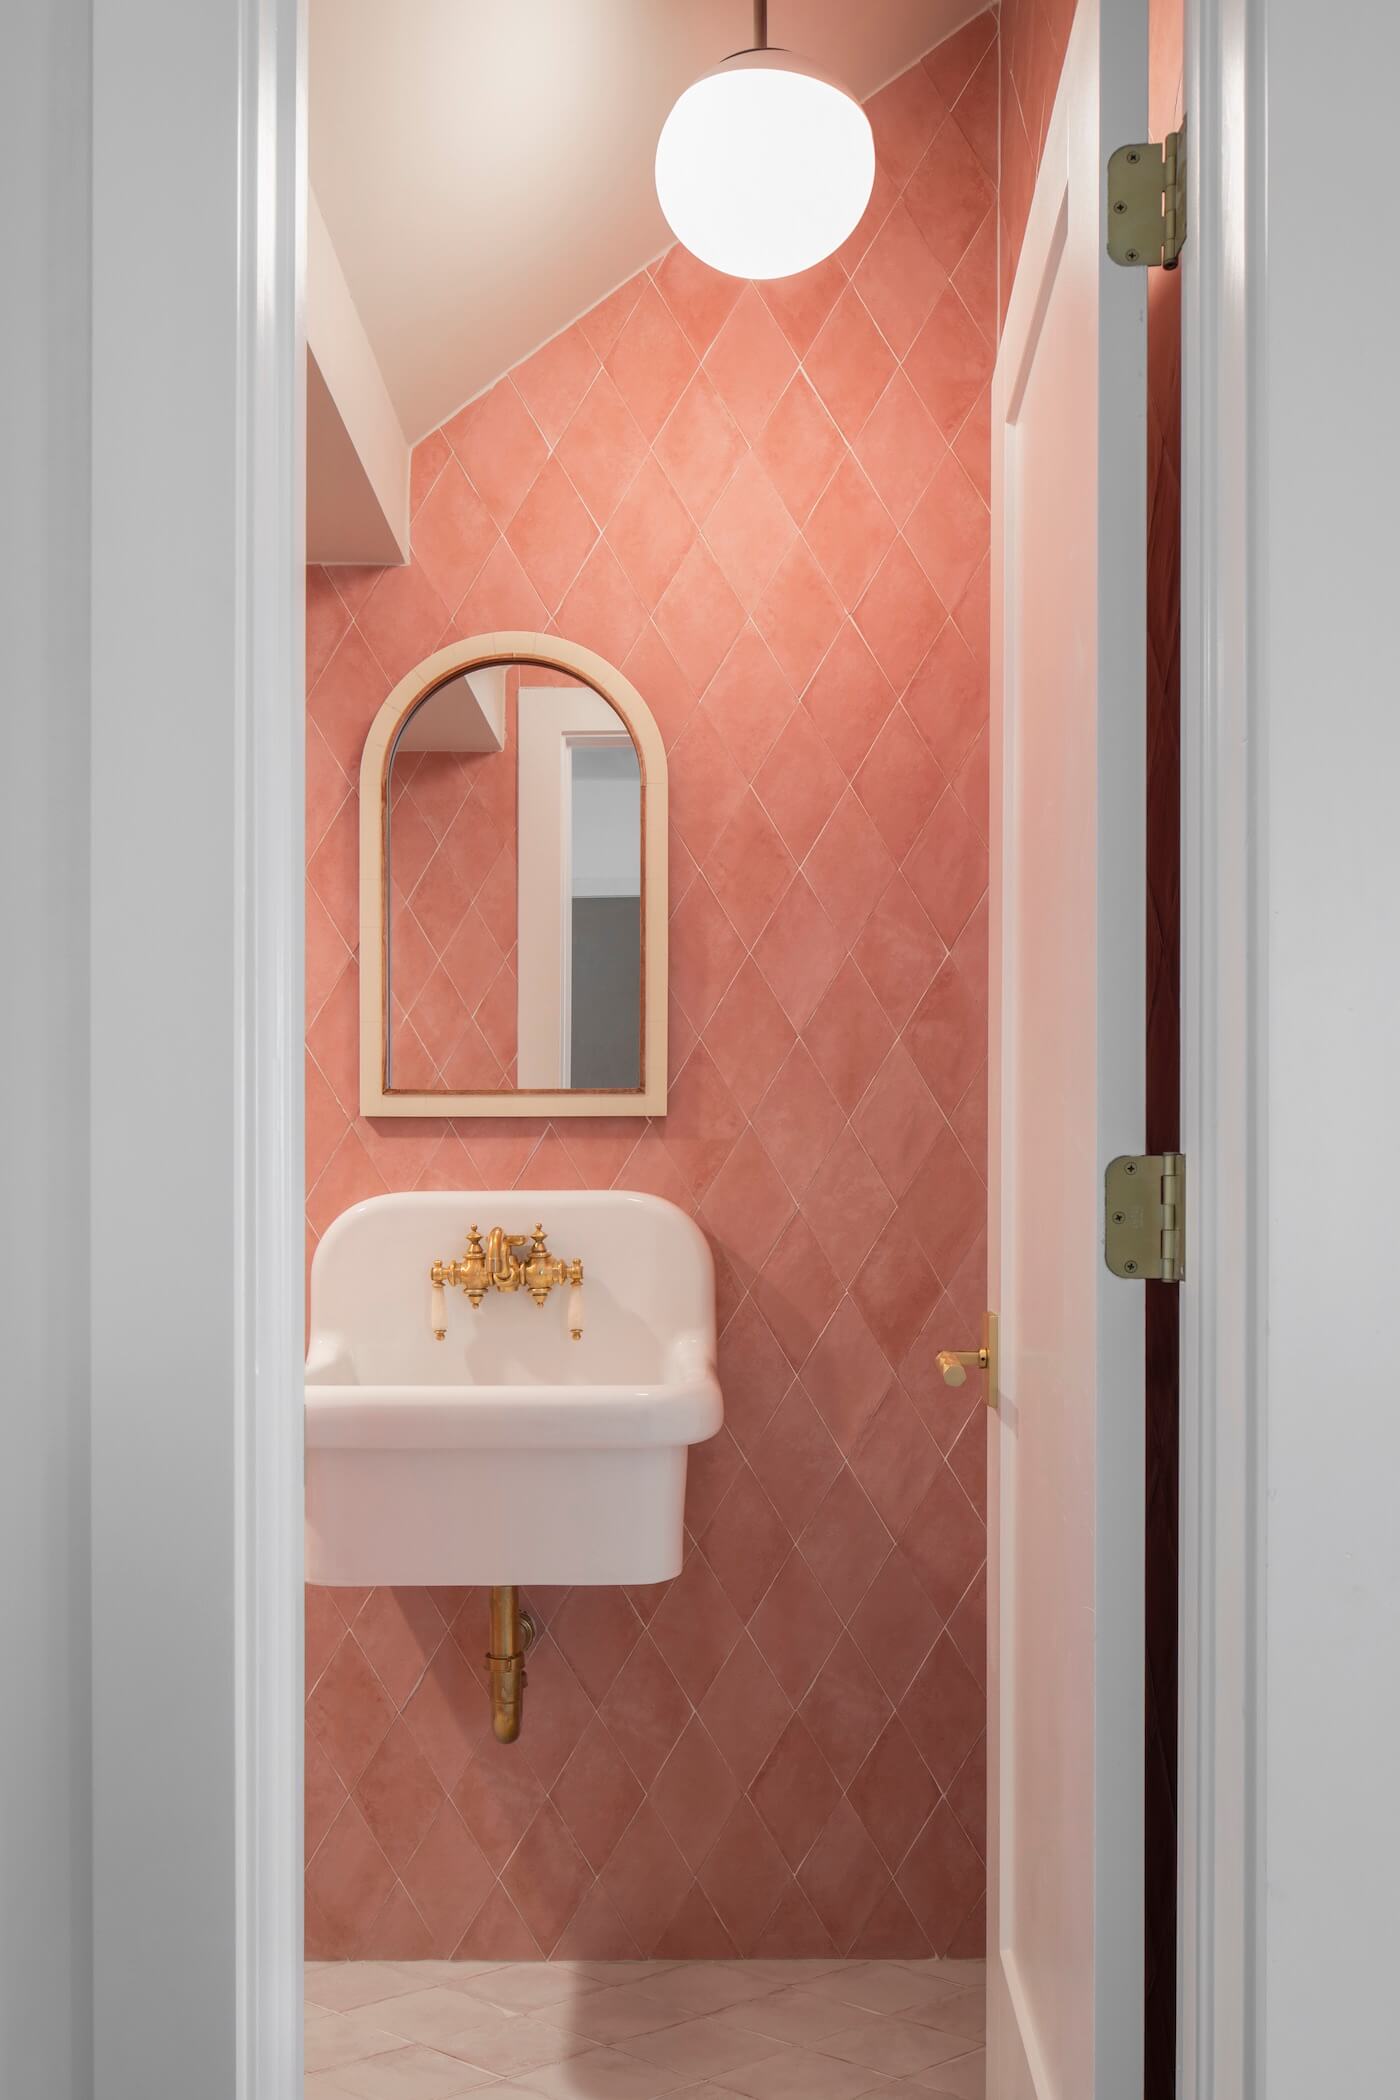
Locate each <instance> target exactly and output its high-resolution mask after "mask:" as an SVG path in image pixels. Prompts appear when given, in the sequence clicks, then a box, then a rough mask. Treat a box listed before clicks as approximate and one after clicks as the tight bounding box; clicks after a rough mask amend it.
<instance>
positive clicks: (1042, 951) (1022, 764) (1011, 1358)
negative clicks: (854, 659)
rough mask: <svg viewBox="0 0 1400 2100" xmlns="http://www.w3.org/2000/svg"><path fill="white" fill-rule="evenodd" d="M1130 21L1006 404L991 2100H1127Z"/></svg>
mask: <svg viewBox="0 0 1400 2100" xmlns="http://www.w3.org/2000/svg"><path fill="white" fill-rule="evenodd" d="M1146 121H1147V11H1146V0H1112V4H1108V0H1103V4H1100V0H1081V4H1080V7H1079V11H1078V14H1077V17H1076V20H1075V25H1074V29H1073V31H1072V34H1071V37H1070V42H1069V47H1068V50H1067V52H1066V57H1065V64H1064V71H1063V74H1062V76H1061V81H1060V87H1059V93H1058V96H1057V99H1056V104H1055V110H1054V115H1053V117H1052V120H1051V124H1050V129H1049V133H1048V136H1047V139H1046V144H1045V151H1044V155H1043V158H1042V161H1041V167H1040V173H1039V178H1038V180H1037V184H1036V189H1035V195H1034V199H1033V202H1032V206H1031V212H1030V218H1029V222H1028V225H1027V229H1026V236H1025V241H1024V245H1023V248H1022V251H1021V259H1020V263H1019V266H1018V270H1017V275H1016V281H1015V284H1014V287H1013V289H1012V293H1011V299H1010V304H1009V309H1008V314H1007V320H1006V326H1005V329H1004V332H1003V336H1002V343H1001V351H1000V355H999V358H998V363H997V369H996V376H995V380H994V386H993V410H992V445H993V489H994V497H993V504H994V521H993V535H992V549H993V553H992V562H993V612H992V800H991V807H992V839H991V865H992V892H993V894H992V905H993V909H992V953H991V1035H992V1061H993V1073H994V1078H993V1085H992V1092H991V1106H992V1116H991V1160H990V1169H991V1171H990V1186H991V1237H990V1263H991V1270H990V1276H991V1280H990V1294H991V1302H992V1304H993V1306H994V1307H995V1308H996V1310H997V1312H998V1314H999V1322H1000V1335H999V1343H1000V1365H999V1374H1000V1376H999V1383H1000V1395H999V1412H998V1414H997V1416H996V1417H995V1418H994V1419H993V1421H992V1423H991V1425H990V1440H991V1451H990V1461H991V1463H990V1477H989V1490H988V1518H989V1540H988V1559H989V1645H990V1651H991V1654H990V1677H989V1694H990V1707H991V1711H990V1716H989V1731H990V1732H989V1771H990V1777H989V1790H990V1795H991V1801H990V1810H991V1816H990V1827H989V1855H988V1869H989V1882H990V1887H989V1905H988V1942H989V1945H988V1952H989V1978H988V1984H989V2005H988V2091H989V2093H993V2094H995V2095H996V2100H1032V2096H1034V2100H1125V2096H1127V2095H1129V2094H1132V2093H1134V2092H1137V2091H1140V2089H1141V2065H1142V1987H1143V1969H1142V1964H1143V1915H1142V1906H1143V1874H1142V1851H1143V1817H1142V1791H1143V1669H1144V1662H1143V1610H1144V1598H1143V1553H1144V1485H1143V1482H1144V1474H1143V1466H1144V1437H1143V1405H1144V1364H1143V1290H1144V1289H1145V1288H1147V1286H1143V1285H1133V1284H1128V1283H1125V1282H1122V1281H1119V1280H1117V1279H1115V1278H1114V1277H1112V1276H1111V1275H1110V1274H1109V1272H1108V1270H1107V1268H1106V1267H1105V1265H1104V1259H1103V1247H1102V1225H1103V1194H1102V1188H1103V1169H1104V1166H1105V1164H1106V1162H1107V1161H1108V1160H1109V1159H1110V1158H1112V1157H1113V1156H1114V1155H1115V1154H1117V1153H1122V1152H1137V1151H1141V1150H1142V1147H1143V1133H1144V1030H1145V987H1144V979H1145V952H1144V951H1145V934H1144V929H1145V866H1144V839H1143V808H1144V787H1145V720H1144V716H1145V623H1146V609H1145V531H1146V525H1145V515H1146V513H1145V506H1146V349H1147V340H1146V292H1145V281H1144V276H1143V274H1142V273H1140V272H1137V271H1129V270H1122V269H1119V268H1117V267H1116V266H1115V265H1113V264H1112V263H1110V262H1109V261H1108V259H1107V256H1106V253H1105V246H1104V230H1103V218H1104V203H1103V180H1104V166H1105V163H1106V160H1107V157H1108V154H1109V152H1110V151H1111V150H1112V149H1113V147H1114V146H1116V145H1119V144H1121V143H1123V142H1125V141H1127V140H1131V139H1140V138H1143V137H1145V135H1146Z"/></svg>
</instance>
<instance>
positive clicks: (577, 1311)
mask: <svg viewBox="0 0 1400 2100" xmlns="http://www.w3.org/2000/svg"><path fill="white" fill-rule="evenodd" d="M569 1333H570V1334H571V1336H572V1337H573V1339H574V1340H575V1341H576V1342H581V1341H582V1340H583V1285H582V1284H581V1283H571V1284H570V1285H569Z"/></svg>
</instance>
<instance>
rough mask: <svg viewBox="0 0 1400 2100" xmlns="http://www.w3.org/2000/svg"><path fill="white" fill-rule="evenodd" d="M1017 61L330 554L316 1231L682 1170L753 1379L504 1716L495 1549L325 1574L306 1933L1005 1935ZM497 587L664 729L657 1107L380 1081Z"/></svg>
mask: <svg viewBox="0 0 1400 2100" xmlns="http://www.w3.org/2000/svg"><path fill="white" fill-rule="evenodd" d="M997 94H998V60H997V51H996V48H995V17H994V16H992V15H983V16H980V17H978V18H977V19H976V20H975V21H974V22H972V23H971V24H969V25H968V26H967V27H966V28H965V29H963V30H961V31H960V32H959V33H958V34H957V35H956V36H954V37H953V38H952V39H950V40H949V41H948V42H946V43H944V44H942V45H940V46H938V47H937V48H936V49H935V50H933V51H932V52H930V53H929V54H928V56H927V57H926V58H925V60H924V61H923V62H922V63H921V64H920V65H917V66H914V67H912V68H911V69H910V70H909V71H908V72H906V73H905V74H903V75H902V76H901V77H900V78H899V79H897V80H896V81H895V82H893V83H892V84H891V85H890V86H889V87H887V88H885V89H883V90H882V91H881V92H880V94H878V95H877V96H876V97H875V98H874V99H873V101H872V102H871V104H870V113H871V117H872V121H873V123H874V125H875V130H876V138H877V143H878V151H879V173H878V175H877V180H876V189H875V195H874V198H873V200H872V204H871V207H870V210H869V212H868V213H867V215H866V218H865V220H864V221H863V223H862V225H861V226H860V228H859V229H858V230H857V232H856V234H855V235H853V236H852V238H851V240H850V241H849V242H848V243H847V245H846V247H845V249H844V250H843V251H842V252H841V254H840V255H839V256H838V257H836V258H834V259H833V260H832V261H831V262H830V263H828V264H825V265H823V266H821V267H819V268H818V269H816V270H813V271H810V272H807V273H806V274H804V275H803V276H802V277H801V278H798V279H795V280H790V281H787V282H785V283H780V284H775V285H768V286H764V287H755V286H753V285H745V284H741V283H738V282H736V281H734V280H731V279H728V278H724V277H720V276H717V275H715V274H714V273H712V272H710V271H708V270H705V269H704V268H703V267H702V266H700V265H699V264H697V263H696V262H695V261H694V260H693V259H692V258H691V257H689V256H688V255H687V254H686V253H685V252H684V251H683V250H680V249H672V250H670V251H669V252H668V253H667V254H666V255H665V256H664V257H663V258H662V259H661V260H660V261H659V262H658V263H657V264H656V265H655V266H654V267H653V268H651V269H650V270H648V271H645V272H643V273H642V274H640V275H639V276H637V277H635V278H633V279H632V280H631V281H630V282H629V283H628V284H625V285H624V286H622V287H621V288H620V289H619V290H618V291H616V292H614V293H613V294H612V295H611V296H610V297H608V298H607V299H605V300H604V301H602V303H601V304H600V305H598V306H597V307H595V308H594V309H593V310H592V311H591V312H589V313H588V314H586V315H584V316H583V318H582V319H581V320H580V321H578V322H577V323H576V324H575V325H574V326H573V327H571V328H570V329H568V330H567V331H566V332H565V333H564V334H563V335H561V336H559V337H557V338H556V339H555V340H553V341H552V342H550V343H548V344H547V345H546V346H545V347H544V348H543V349H542V350H540V351H538V352H537V353H535V355H533V356H532V357H531V358H529V359H528V360H526V361H525V362H524V363H523V364H521V365H519V366H518V367H516V368H515V369H514V370H513V371H512V372H511V373H509V374H508V375H507V376H506V377H505V378H503V379H502V380H501V381H500V382H499V383H498V384H497V385H496V386H495V387H494V388H492V389H491V391H490V392H489V393H487V394H486V395H485V396H483V397H482V398H480V399H478V400H476V401H474V402H472V403H471V404H470V405H469V406H468V407H466V408H465V409H463V410H462V411H461V413H460V414H459V415H457V416H455V417H454V418H453V419H452V420H451V421H450V422H448V423H447V424H445V425H444V426H443V428H442V429H440V430H438V431H435V432H433V433H432V434H431V435H430V436H428V437H427V438H425V439H424V440H423V442H422V443H421V444H420V445H419V446H418V447H417V450H416V452H415V455H414V462H413V559H412V562H411V563H410V564H409V565H408V566H407V567H404V568H399V569H387V570H344V569H337V570H334V571H330V572H326V571H313V572H312V573H311V574H310V576H309V578H308V653H309V670H308V678H309V686H310V698H309V721H308V850H309V865H308V890H307V915H308V931H307V975H308V1013H309V1024H308V1032H307V1089H308V1093H307V1147H308V1157H307V1182H308V1188H309V1197H308V1243H309V1245H314V1243H315V1239H316V1236H317V1234H318V1233H319V1232H321V1231H322V1230H324V1228H325V1226H326V1225H327V1224H328V1223H329V1221H330V1220H331V1219H332V1218H334V1217H335V1216H336V1215H337V1213H338V1212H339V1211H341V1210H342V1209H344V1208H345V1207H346V1205H347V1204H350V1203H353V1202H356V1201H358V1200H359V1199H361V1198H362V1197H365V1196H368V1195H372V1194H375V1193H377V1192H379V1191H380V1190H383V1189H401V1188H411V1187H431V1188H463V1189H470V1188H473V1187H478V1188H479V1187H487V1188H491V1187H507V1186H511V1185H517V1186H520V1187H566V1186H577V1185H579V1184H581V1183H586V1184H590V1185H606V1184H613V1183H616V1184H618V1185H621V1186H626V1187H632V1188H641V1189H649V1190H652V1191H655V1192H656V1193H658V1194H660V1195H662V1196H666V1197H668V1198H670V1199H671V1200H672V1201H674V1202H676V1203H679V1204H681V1205H682V1206H684V1207H685V1208H686V1209H687V1210H688V1211H690V1212H692V1213H694V1214H695V1215H696V1216H698V1217H699V1219H700V1220H701V1222H702V1223H703V1225H704V1226H705V1228H706V1230H707V1232H708V1234H709V1236H710V1240H711V1244H712V1245H713V1248H714V1251H715V1258H716V1263H717V1267H718V1273H719V1279H720V1283H719V1288H720V1318H721V1322H722V1339H721V1375H722V1379H723V1384H724V1391H725V1401H726V1411H727V1420H726V1426H725V1428H724V1430H723V1431H722V1433H721V1434H720V1436H718V1437H717V1438H716V1439H715V1440H714V1441H713V1442H712V1443H710V1444H708V1445H705V1446H703V1447H701V1448H699V1449H698V1450H697V1451H696V1452H695V1453H694V1454H693V1457H692V1465H691V1476H690V1492H689V1497H688V1503H687V1558H686V1564H685V1570H684V1572H683V1574H681V1575H680V1576H679V1577H678V1578H677V1580H676V1581H675V1582H673V1583H671V1584H669V1585H661V1586H658V1587H656V1588H653V1589H647V1590H637V1591H630V1592H624V1591H620V1590H590V1589H579V1590H575V1591H573V1592H568V1593H557V1594H553V1593H552V1594H547V1595H541V1596H537V1597H535V1598H534V1599H533V1600H532V1601H533V1603H534V1605H535V1609H536V1610H537V1612H538V1614H539V1616H540V1618H541V1620H542V1623H543V1627H544V1634H543V1637H542V1639H541V1641H540V1643H539V1645H538V1647H537V1649H536V1651H535V1652H534V1654H533V1655H532V1659H531V1665H530V1680H531V1682H530V1692H529V1700H528V1708H527V1718H526V1726H525V1732H524V1736H523V1737H522V1740H521V1742H520V1743H519V1744H518V1745H517V1746H515V1747H514V1748H511V1749H508V1750H502V1749H500V1748H498V1747H497V1746H496V1745H495V1744H494V1743H493V1741H492V1739H491V1737H490V1733H489V1728H488V1726H487V1722H486V1712H485V1706H484V1697H483V1687H482V1674H481V1669H480V1657H481V1651H482V1649H483V1646H484V1640H485V1613H484V1603H483V1600H482V1598H481V1597H480V1596H479V1595H471V1594H467V1593H463V1592H460V1591H427V1590H398V1591H395V1590H376V1591H374V1592H372V1593H364V1592H359V1591H353V1592H352V1591H346V1590H338V1591H331V1590H324V1589H323V1590H310V1591H308V1594H307V1683H308V1698H307V1723H308V1726H307V1748H306V1755H307V1783H306V1799H307V1817H306V1820H307V1850H308V1866H307V1882H306V1917H307V1952H308V1954H310V1955H311V1956H313V1957H314V1956H321V1957H327V1956H340V1955H346V1956H350V1955H353V1956H362V1957H363V1956H380V1957H393V1956H397V1957H414V1956H427V1955H438V1956H447V1955H451V1954H460V1955H462V1956H463V1957H466V1956H485V1957H491V1956H495V1957H499V1958H508V1957H516V1958H520V1957H533V1956H540V1955H551V1954H554V1955H560V1956H564V1955H574V1956H595V1957H601V1956H633V1955H637V1954H648V1955H650V1954H659V1955H675V1956H707V1955H729V1954H733V1953H735V1952H737V1953H740V1954H766V1955H802V1954H829V1953H831V1952H833V1951H835V1952H840V1953H843V1954H844V1953H848V1952H849V1953H855V1954H861V1955H921V1954H926V1953H929V1952H934V1953H945V1952H951V1953H955V1954H962V1953H966V1954H980V1953H981V1951H982V1942H983V1913H982V1894H983V1881H984V1867H983V1849H984V1838H983V1827H982V1826H983V1801H984V1786H985V1781H984V1755H983V1740H984V1738H983V1729H984V1718H985V1692H984V1684H983V1676H984V1666H983V1654H984V1630H983V1617H984V1613H983V1563H984V1555H985V1531H984V1523H983V1514H982V1513H983V1506H984V1472H985V1427H984V1422H983V1408H982V1398H981V1394H980V1392H978V1391H977V1390H975V1389H974V1387H973V1385H972V1384H969V1385H968V1386H966V1387H964V1388H963V1389H962V1390H961V1391H960V1392H957V1393H953V1392H950V1391H948V1390H947V1389H946V1388H945V1387H943V1385H942V1384H941V1383H940V1381H939V1380H938V1378H937V1375H936V1373H935V1370H934V1368H933V1356H934V1353H935V1351H936V1350H937V1349H938V1348H939V1347H940V1346H946V1345H947V1344H948V1343H949V1342H950V1341H953V1342H956V1341H958V1340H960V1339H962V1338H964V1337H966V1336H968V1335H973V1334H975V1333H976V1332H977V1331H978V1327H979V1323H980V1317H981V1311H982V1307H983V1304H984V1302H985V1294H986V1286H985V1275H984V1271H985V1206H986V1192H985V1183H984V1173H985V1144H986V1138H985V1128H986V1121H985V1098H984V1097H985V1055H986V899H985V891H986V876H987V867H986V844H985V836H986V709H987V697H986V695H987V648H988V624H987V623H988V596H987V542H988V512H987V494H988V490H987V475H988V458H987V448H988V438H987V427H988V385H989V379H990V373H991V366H992V360H993V348H994V341H995V335H996V326H997V289H996V287H997V239H998V218H997V210H996V201H997V199H996V165H997ZM503 627H515V628H535V629H547V630H552V631H557V632H559V633H563V634H567V635H569V636H571V637H572V638H573V639H574V640H576V641H581V642H584V643H587V644H588V645H589V646H591V647H592V648H594V649H597V650H599V651H600V652H601V653H602V654H603V655H604V656H605V657H607V658H609V659H610V660H612V661H613V662H615V663H617V664H619V665H621V666H622V668H623V669H624V670H625V672H626V674H627V676H628V677H629V678H631V679H632V680H633V681H634V682H635V683H636V684H637V686H638V687H639V688H640V690H641V691H642V692H643V693H644V694H645V696H646V698H647V700H648V702H649V703H650V705H651V707H652V709H653V711H654V713H655V714H656V716H657V718H658V720H659V721H660V723H661V726H662V730H663V733H664V735H665V738H666V742H667V745H668V747H669V750H670V756H671V769H672V770H671V781H672V815H673V827H674V829H673V837H674V849H673V858H674V865H673V871H672V872H673V922H672V950H671V953H672V1016H671V1025H672V1093H671V1110H670V1114H669V1115H668V1116H667V1117H666V1118H665V1119H664V1120H659V1121H657V1122H655V1123H653V1124H651V1125H647V1124H646V1123H643V1122H639V1121H629V1120H626V1119H616V1120H611V1121H598V1122H591V1121H582V1122H577V1123H564V1124H561V1125H559V1126H558V1127H557V1128H556V1127H551V1126H549V1125H546V1124H542V1123H536V1122H529V1121H520V1122H506V1123H501V1122H454V1121H448V1120H445V1119H444V1120H431V1121H427V1120H425V1121H422V1122H411V1121H405V1122H387V1121H380V1122H366V1121H364V1120H362V1119H360V1118H359V1117H358V1116H357V1114H356V1109H355V1102H356V1059H357V1042H356V1034H357V1013H356V997H357V991H356V964H355V944H356V859H357V846H356V796H355V787H354V783H355V779H356V770H357V766H358V761H359V755H360V749H361V745H362V743H363V739H364V736H365V732H366V730H367V727H368V725H369V723H370V720H371V719H372V717H373V715H374V712H375V710H376V709H377V708H378V707H379V705H380V704H381V702H382V701H383V699H384V697H385V695H386V694H387V692H388V690H389V688H390V687H391V685H392V684H393V683H394V682H395V681H396V680H397V679H398V678H400V677H401V676H402V675H403V673H404V672H405V671H406V670H408V669H409V668H410V667H411V665H412V664H413V663H414V662H415V661H417V660H418V659H419V658H420V657H422V656H424V655H426V654H428V653H429V652H430V651H431V650H433V649H436V648H438V647H440V646H442V645H443V644H444V643H446V642H448V641H450V640H452V639H454V638H457V637H460V636H465V635H468V634H472V633H474V632H479V631H483V630H488V629H497V628H503ZM429 821H430V820H429ZM426 879H428V880H431V879H432V869H431V862H429V865H428V869H427V877H426ZM450 931H451V929H448V930H447V932H446V933H445V935H444V938H447V937H448V935H449V934H450ZM470 1018H471V1012H470V1002H469V1001H468V1002H464V1003H463V1005H462V1025H463V1027H464V1028H465V1027H466V1025H467V1022H468V1020H469V1019H470ZM435 1025H438V1026H439V1027H440V1026H441V1025H442V1019H441V1015H440V1014H439V1015H438V1016H436V1017H435Z"/></svg>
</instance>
